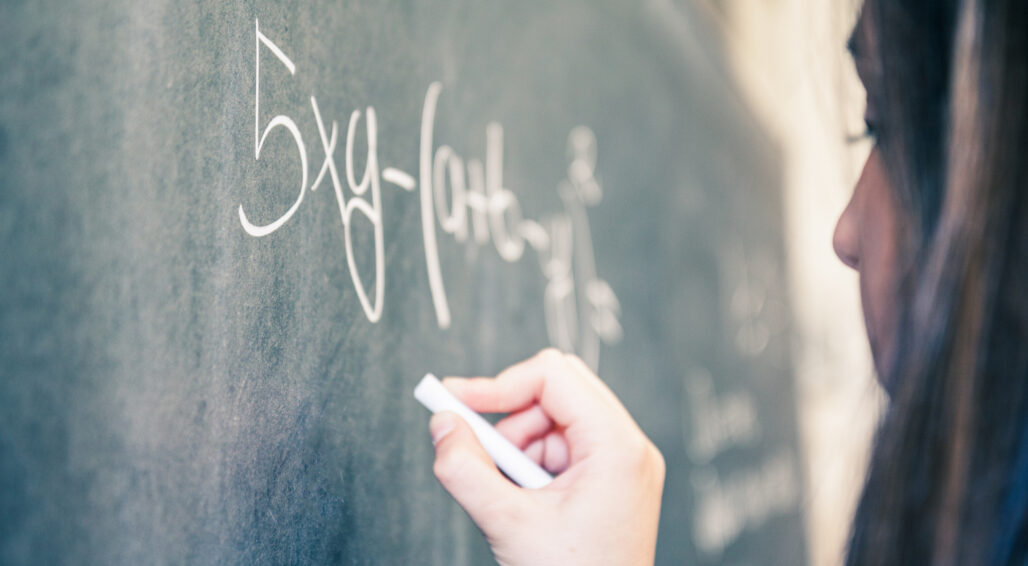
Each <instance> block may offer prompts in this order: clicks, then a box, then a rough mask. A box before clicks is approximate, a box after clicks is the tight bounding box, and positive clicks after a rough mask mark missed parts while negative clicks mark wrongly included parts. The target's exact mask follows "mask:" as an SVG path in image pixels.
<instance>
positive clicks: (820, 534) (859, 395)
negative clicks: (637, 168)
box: [696, 0, 885, 566]
mask: <svg viewBox="0 0 1028 566" xmlns="http://www.w3.org/2000/svg"><path fill="white" fill-rule="evenodd" d="M696 1H697V2H700V3H704V2H706V4H705V6H704V9H706V10H709V11H710V12H711V14H712V16H713V17H714V19H715V20H716V21H719V22H720V23H721V27H722V29H723V33H724V35H725V42H726V45H727V48H728V52H729V57H730V65H731V67H732V74H733V76H734V78H735V80H736V81H737V82H738V83H739V85H740V86H741V88H742V91H743V95H744V98H745V99H746V100H747V101H748V102H749V104H750V106H751V107H752V108H753V109H754V111H755V112H756V114H757V115H758V117H759V119H760V120H761V121H762V122H763V123H764V124H765V125H766V127H767V129H768V130H769V131H770V132H771V133H772V135H773V136H774V137H776V138H777V139H778V140H779V142H780V144H781V147H782V151H783V159H784V163H783V167H784V171H785V178H784V191H785V192H784V214H785V226H786V250H787V255H788V267H787V269H788V271H787V273H788V280H789V285H790V287H791V289H790V295H791V300H792V305H793V308H794V311H795V312H794V313H793V314H794V320H795V326H794V346H793V354H794V364H795V367H796V384H797V388H796V391H797V407H798V409H799V425H800V433H801V435H802V439H801V440H802V444H803V450H804V457H803V459H804V464H805V470H804V472H805V477H804V481H805V488H806V489H805V493H806V499H805V501H804V506H805V515H806V521H807V531H808V540H809V543H808V546H809V548H808V551H809V556H810V562H811V564H813V565H815V566H828V565H836V564H840V563H841V562H842V560H843V555H844V551H845V545H846V541H847V536H848V532H849V527H850V521H851V518H852V514H853V510H854V506H855V504H856V500H857V497H858V495H859V493H860V489H861V487H862V485H863V480H864V474H865V472H866V465H867V456H868V453H869V449H870V444H871V438H872V435H873V432H874V427H875V424H876V423H877V419H878V417H879V415H880V414H881V411H882V408H883V406H884V403H885V398H884V395H883V394H882V392H881V390H880V388H879V387H878V385H877V383H876V381H875V378H874V372H873V369H872V364H871V360H870V352H869V348H868V345H867V339H866V337H865V332H864V322H863V316H862V314H861V310H860V298H859V290H858V284H857V277H856V275H855V273H854V272H852V271H851V270H849V269H848V268H846V267H845V266H843V265H842V264H841V263H840V262H839V261H838V259H837V258H836V257H835V254H834V252H833V251H832V245H831V241H832V232H833V230H834V227H835V221H836V219H837V218H838V216H839V213H840V212H842V210H843V208H844V207H845V205H846V202H847V201H848V199H849V196H850V193H851V191H852V187H853V185H854V183H855V182H856V180H857V178H858V177H859V174H860V170H861V168H862V166H863V164H864V160H865V159H866V157H867V154H868V153H869V151H870V144H869V142H861V143H856V144H854V143H852V142H848V141H847V136H848V135H854V134H859V133H861V132H862V131H863V111H864V90H863V88H862V87H861V85H860V83H859V80H858V78H857V76H856V71H855V70H854V68H853V64H852V61H851V59H850V57H849V54H848V53H847V52H846V48H845V44H846V40H847V38H848V36H849V33H850V31H851V29H852V26H853V24H854V22H855V21H856V17H857V13H858V10H859V2H856V1H855V0H831V1H824V0H696Z"/></svg>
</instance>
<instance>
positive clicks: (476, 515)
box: [429, 349, 664, 566]
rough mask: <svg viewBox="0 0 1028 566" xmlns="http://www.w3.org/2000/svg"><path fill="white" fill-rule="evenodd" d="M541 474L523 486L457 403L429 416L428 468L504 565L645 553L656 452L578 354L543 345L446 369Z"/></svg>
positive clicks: (620, 558)
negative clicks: (500, 363) (520, 355)
mask: <svg viewBox="0 0 1028 566" xmlns="http://www.w3.org/2000/svg"><path fill="white" fill-rule="evenodd" d="M443 384H444V385H445V386H446V387H447V388H448V389H449V390H450V391H452V392H453V393H454V395H456V396H457V397H458V398H460V399H461V400H462V401H463V402H464V403H465V404H467V405H468V406H469V407H471V408H472V409H474V410H475V411H478V412H484V413H511V414H510V415H509V416H507V417H505V418H504V419H503V420H502V421H500V422H499V423H497V425H496V428H497V430H498V431H499V432H500V433H501V434H503V435H504V436H505V437H507V439H508V440H510V441H511V442H513V443H514V444H515V445H516V446H518V447H519V448H521V449H522V450H524V451H525V453H526V454H527V455H528V456H529V457H530V458H532V459H534V460H535V461H536V462H537V463H539V464H540V465H542V466H543V467H544V468H546V469H547V470H549V471H550V472H551V473H554V474H559V475H557V476H556V477H555V478H554V480H553V483H551V484H550V485H548V486H546V487H544V488H542V489H538V490H529V489H523V488H521V487H519V486H517V485H516V484H514V483H512V482H511V481H510V480H508V479H507V478H506V477H505V476H503V474H502V473H500V471H499V470H497V469H496V466H495V464H493V462H492V460H491V459H490V458H489V455H488V454H487V453H486V452H485V449H484V448H482V445H481V444H480V443H479V442H478V439H477V438H476V437H475V435H474V433H473V432H472V431H471V428H470V427H469V426H468V425H467V424H466V423H465V422H464V420H463V419H461V418H460V417H459V416H457V415H456V414H455V413H451V412H443V413H438V414H436V415H435V416H434V417H432V421H431V423H430V425H429V426H430V429H431V432H432V438H433V442H434V443H435V450H436V458H435V467H434V471H435V475H436V477H437V478H438V479H439V482H440V483H442V485H443V487H444V488H446V490H447V491H448V492H450V495H452V496H453V498H454V499H456V500H457V502H458V503H459V504H460V505H461V506H462V507H463V508H464V510H465V511H467V513H468V515H470V516H471V519H472V520H473V521H474V522H475V523H476V524H477V525H478V527H479V528H480V529H481V530H482V532H483V533H484V534H485V536H486V538H487V539H488V541H489V544H490V545H491V547H492V551H493V555H494V556H495V557H496V560H497V561H498V562H499V563H500V564H503V565H506V566H520V565H531V566H538V565H548V564H552V565H574V564H589V565H595V564H610V565H615V564H617V565H622V564H624V565H628V564H631V565H637V564H653V559H654V552H655V550H656V545H657V523H658V519H659V516H660V497H661V492H662V491H663V489H664V459H663V457H662V456H661V454H660V452H659V451H658V450H657V448H656V446H654V445H653V443H652V442H650V441H649V439H648V438H646V435H645V434H643V432H642V430H640V429H639V426H638V425H637V424H636V423H635V421H634V420H632V417H631V416H630V415H629V414H628V411H627V410H625V408H624V406H622V405H621V403H620V402H619V401H618V399H617V397H616V396H615V395H614V393H613V392H612V391H611V390H610V389H608V388H607V386H606V385H605V384H604V383H603V382H602V381H600V379H599V378H598V377H596V375H595V374H594V373H593V372H592V371H590V370H589V368H588V367H587V366H586V365H585V364H584V363H583V362H582V361H581V360H579V359H578V358H577V357H575V356H572V355H565V354H562V353H560V352H558V351H557V350H552V349H551V350H544V351H542V352H540V353H539V354H538V355H536V356H535V357H534V358H532V359H530V360H527V361H525V362H522V363H520V364H518V365H515V366H513V367H511V368H509V369H507V370H505V371H504V372H503V373H501V374H500V375H499V376H497V377H496V378H495V379H491V378H471V379H460V378H446V379H444V380H443Z"/></svg>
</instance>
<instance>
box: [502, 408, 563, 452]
mask: <svg viewBox="0 0 1028 566" xmlns="http://www.w3.org/2000/svg"><path fill="white" fill-rule="evenodd" d="M551 428H553V421H552V420H551V419H550V417H548V416H546V411H544V410H543V408H542V407H540V406H539V405H532V406H531V407H529V408H527V409H523V410H521V411H518V412H517V413H514V414H512V415H510V416H508V417H506V418H504V419H503V420H501V421H500V422H498V423H496V430H497V431H498V432H499V433H500V434H502V435H503V436H505V437H506V438H507V440H509V441H510V442H511V444H513V445H514V446H517V447H518V448H520V449H521V450H524V449H525V447H526V446H528V444H529V443H530V442H531V441H533V440H535V439H537V438H541V437H542V436H543V435H544V434H546V433H547V432H549V431H550V429H551Z"/></svg>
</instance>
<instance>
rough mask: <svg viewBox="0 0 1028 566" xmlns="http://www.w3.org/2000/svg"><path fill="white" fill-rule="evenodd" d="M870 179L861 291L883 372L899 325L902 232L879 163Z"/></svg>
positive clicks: (862, 239)
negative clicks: (897, 315) (898, 306)
mask: <svg viewBox="0 0 1028 566" xmlns="http://www.w3.org/2000/svg"><path fill="white" fill-rule="evenodd" d="M873 167H874V168H875V169H876V170H875V171H872V172H871V175H869V178H868V179H867V181H868V185H867V186H866V187H865V188H866V189H867V192H866V197H867V198H866V199H865V200H864V206H863V210H862V215H861V216H862V222H861V224H862V226H861V231H860V232H861V234H860V254H861V268H860V291H861V299H862V302H863V305H864V316H865V318H866V322H867V326H868V335H869V338H870V339H871V347H872V349H873V350H874V354H875V362H876V365H877V366H878V369H879V372H881V370H882V366H883V365H884V362H885V360H887V359H889V357H890V356H891V355H892V344H893V342H894V340H895V331H896V326H897V323H896V321H897V317H896V313H897V308H896V307H897V293H898V277H897V274H898V272H899V270H898V268H897V261H898V250H899V230H898V223H897V218H898V216H897V210H896V204H895V200H894V198H893V192H892V190H891V187H890V185H889V184H888V181H887V180H886V177H885V175H884V172H883V171H881V167H880V165H879V164H877V163H876V164H874V166H873Z"/></svg>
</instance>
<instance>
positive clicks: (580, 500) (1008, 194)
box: [430, 0, 1028, 565]
mask: <svg viewBox="0 0 1028 566" xmlns="http://www.w3.org/2000/svg"><path fill="white" fill-rule="evenodd" d="M1026 44H1028V2H1025V1H1024V0H867V1H866V2H865V4H864V6H863V7H862V10H861V15H860V18H859V21H858V23H857V25H856V27H855V29H854V32H853V35H852V37H851V40H850V49H851V51H852V54H853V57H854V61H855V64H856V67H857V71H858V74H859V76H860V78H861V80H862V82H863V83H864V85H865V87H866V91H867V110H866V122H867V135H868V136H870V137H871V138H872V139H873V141H874V147H873V149H872V151H871V153H870V156H869V157H868V160H867V163H866V165H865V167H864V170H863V172H862V174H861V177H860V179H859V181H858V182H857V185H856V187H855V189H854V192H853V196H852V199H851V201H850V202H849V204H848V205H847V207H846V209H845V211H844V212H843V213H842V215H841V217H840V218H839V222H838V225H837V227H836V231H835V234H834V241H833V244H834V247H835V250H836V253H837V255H838V256H839V258H840V259H841V260H842V261H843V262H844V263H845V264H846V265H848V266H850V267H852V268H853V269H855V270H857V272H858V273H859V279H860V291H861V299H862V304H863V310H864V316H865V322H866V327H867V333H868V339H869V341H870V343H871V348H872V355H873V358H874V362H875V367H876V370H877V373H878V374H879V379H880V381H881V382H882V383H883V385H884V387H885V389H886V391H887V392H888V393H889V395H890V404H889V407H888V408H887V410H886V414H885V415H884V418H883V421H882V424H881V425H880V428H879V432H878V434H877V438H876V442H875V448H874V452H873V455H872V459H871V464H870V470H869V472H868V476H867V480H866V484H865V487H864V491H863V494H862V496H861V499H860V501H859V504H858V507H857V512H856V514H855V517H854V519H853V527H852V535H851V538H850V542H849V547H848V550H847V556H846V563H847V564H850V565H864V564H875V565H894V564H943V565H956V564H969V565H970V564H974V565H978V564H1025V563H1028V269H1026V268H1028V223H1026V222H1024V220H1025V219H1028V48H1026ZM445 384H446V386H447V387H448V388H450V389H451V390H452V391H453V392H454V393H455V394H456V395H457V396H458V397H459V398H461V399H462V400H463V401H464V402H465V403H467V404H468V405H469V406H470V407H471V408H473V409H475V410H477V411H480V412H502V413H510V414H509V415H508V416H506V417H505V418H504V419H503V420H502V421H500V422H499V423H498V424H497V428H498V429H499V430H500V432H501V433H502V434H504V435H505V436H506V437H507V438H509V439H510V440H511V441H512V442H513V443H515V444H516V445H518V446H519V447H521V448H522V449H523V450H524V451H525V452H526V454H528V455H529V456H530V457H532V458H533V459H535V460H536V461H537V462H540V463H541V464H542V465H543V466H544V467H545V468H547V469H549V470H550V471H552V472H554V473H555V474H557V476H556V478H555V479H554V481H553V483H552V484H551V485H549V486H547V487H546V488H543V489H540V490H535V491H533V490H525V489H521V488H519V487H517V486H516V485H514V484H512V483H511V482H510V481H508V480H507V479H506V478H505V477H504V476H503V475H502V474H501V473H500V472H499V471H498V470H497V469H496V467H495V466H494V465H493V463H492V462H491V460H490V459H489V457H488V455H487V454H486V453H485V451H484V450H483V449H482V447H481V445H480V444H479V443H478V442H477V440H476V439H475V437H474V435H473V433H472V432H471V430H470V429H469V428H468V426H467V425H466V424H465V423H464V422H463V421H462V420H460V418H459V417H456V415H454V414H452V413H440V414H437V415H435V416H434V417H433V418H432V420H431V422H430V431H431V436H432V438H433V442H434V444H435V450H436V459H435V466H434V472H435V474H436V476H437V477H438V479H439V481H440V482H441V484H442V485H443V487H444V488H445V489H446V490H447V491H449V493H450V494H451V495H452V496H453V497H454V498H455V499H456V501H457V502H458V503H459V504H460V505H461V506H462V507H463V508H464V509H465V510H466V511H467V513H468V514H469V515H470V517H471V518H472V520H474V522H475V523H476V524H477V525H478V526H479V527H480V528H481V530H482V532H483V533H484V534H485V536H486V538H487V539H488V541H489V544H490V545H491V548H492V551H493V553H494V555H495V557H496V559H497V561H498V562H499V563H501V564H505V565H523V564H524V565H527V564H532V565H536V564H644V563H652V562H653V560H654V554H655V548H656V540H657V527H658V517H659V515H660V505H661V493H662V489H663V480H664V474H665V468H664V461H663V459H662V457H661V454H660V452H659V451H658V450H657V449H656V448H655V446H654V445H653V443H652V442H650V441H649V440H648V439H647V437H646V435H645V434H644V433H643V432H642V431H641V430H640V429H639V427H638V426H637V425H636V423H635V422H634V421H633V420H632V417H631V416H630V415H629V414H628V412H627V411H626V410H625V408H624V407H623V406H622V405H621V403H620V402H619V401H618V399H617V398H616V397H615V396H614V394H613V393H612V392H611V391H610V389H608V388H607V387H606V386H605V385H604V384H603V382H602V381H601V380H600V379H599V378H598V377H597V376H596V375H595V374H593V373H592V372H591V371H590V370H589V369H588V368H587V367H586V366H585V365H584V364H583V363H582V362H581V361H580V360H578V359H577V358H575V357H574V356H572V355H567V354H562V353H560V352H557V351H555V350H546V351H543V352H542V353H540V354H538V355H536V356H535V357H533V358H532V359H530V360H528V361H525V362H523V363H520V364H518V365H515V366H514V367H511V368H509V369H507V370H505V371H504V372H502V373H501V374H499V375H498V376H497V377H495V378H481V377H480V378H469V379H460V378H449V379H447V380H445Z"/></svg>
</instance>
